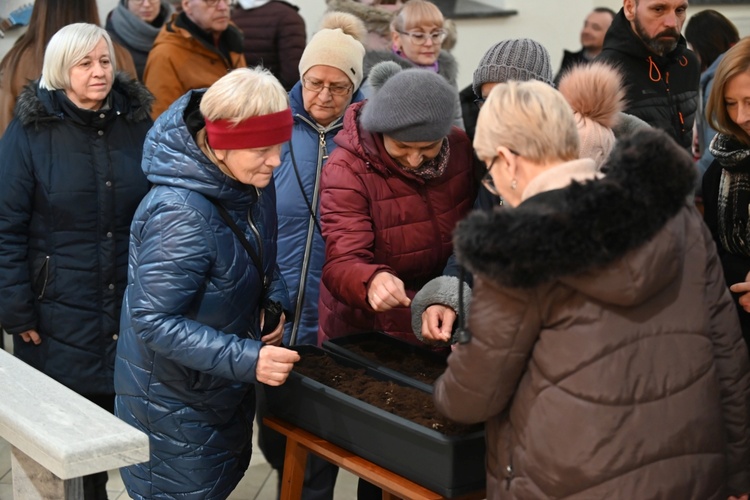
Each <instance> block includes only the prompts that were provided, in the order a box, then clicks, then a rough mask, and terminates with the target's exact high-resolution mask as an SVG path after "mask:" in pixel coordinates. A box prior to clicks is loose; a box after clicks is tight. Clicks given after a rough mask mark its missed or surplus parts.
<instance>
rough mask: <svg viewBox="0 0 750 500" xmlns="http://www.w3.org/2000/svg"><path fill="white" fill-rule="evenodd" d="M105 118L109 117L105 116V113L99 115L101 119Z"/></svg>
mask: <svg viewBox="0 0 750 500" xmlns="http://www.w3.org/2000/svg"><path fill="white" fill-rule="evenodd" d="M105 116H107V115H105V114H104V113H100V114H99V118H104V117H105Z"/></svg>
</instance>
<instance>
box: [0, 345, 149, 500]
mask: <svg viewBox="0 0 750 500" xmlns="http://www.w3.org/2000/svg"><path fill="white" fill-rule="evenodd" d="M71 369H73V367H71ZM0 437H2V438H3V439H5V440H6V441H8V442H9V443H10V444H11V445H12V452H11V467H12V474H13V495H14V498H16V499H24V500H42V499H44V500H61V499H64V500H78V499H82V498H83V482H82V480H81V477H82V476H85V475H88V474H94V473H96V472H103V471H108V470H112V469H117V468H120V467H123V466H126V465H131V464H135V463H140V462H145V461H147V460H148V459H149V453H148V436H147V435H146V434H144V433H142V432H140V431H139V430H137V429H135V428H133V427H131V426H129V425H128V424H126V423H125V422H123V421H121V420H120V419H118V418H117V417H115V416H114V415H112V414H110V413H108V412H107V411H106V410H103V409H102V408H99V407H98V406H96V405H95V404H94V403H92V402H90V401H88V400H87V399H85V398H84V397H82V396H80V395H78V394H76V393H75V392H73V391H71V390H70V389H68V388H67V387H65V386H63V385H62V384H60V383H58V382H56V381H54V380H52V379H51V378H49V377H48V376H46V375H44V374H43V373H41V372H39V371H37V370H35V369H34V368H32V367H30V366H29V365H27V364H26V363H24V362H23V361H20V360H19V359H17V358H15V357H13V355H12V354H10V353H8V352H6V351H3V350H0Z"/></svg>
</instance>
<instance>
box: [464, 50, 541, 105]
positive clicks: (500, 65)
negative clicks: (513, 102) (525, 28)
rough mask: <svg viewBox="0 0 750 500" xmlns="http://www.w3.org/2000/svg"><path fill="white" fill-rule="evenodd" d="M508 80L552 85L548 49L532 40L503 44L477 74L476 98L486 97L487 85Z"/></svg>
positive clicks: (488, 54)
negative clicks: (483, 87) (483, 95)
mask: <svg viewBox="0 0 750 500" xmlns="http://www.w3.org/2000/svg"><path fill="white" fill-rule="evenodd" d="M508 80H517V81H521V82H525V81H527V80H539V81H542V82H544V83H546V84H549V85H552V67H551V66H550V62H549V52H547V49H545V48H544V46H542V45H541V44H540V43H538V42H535V41H534V40H531V39H530V38H516V39H511V40H503V41H502V42H499V43H496V44H495V45H493V46H492V47H490V48H489V50H488V51H487V52H485V54H484V56H483V57H482V60H481V61H479V66H477V69H476V70H474V83H473V85H472V87H473V88H474V94H476V96H477V97H482V85H483V84H485V83H488V82H496V83H502V82H506V81H508Z"/></svg>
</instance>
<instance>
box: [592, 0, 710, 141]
mask: <svg viewBox="0 0 750 500" xmlns="http://www.w3.org/2000/svg"><path fill="white" fill-rule="evenodd" d="M687 8H688V2H687V0H624V1H623V7H622V9H620V12H618V13H617V15H616V16H615V19H614V20H613V21H612V26H611V27H610V28H609V31H607V35H606V37H605V38H604V49H603V50H602V53H601V54H600V55H599V57H597V60H601V61H604V62H607V63H609V64H612V65H614V66H616V67H617V68H618V69H619V70H620V72H621V73H622V76H623V81H625V82H627V84H628V87H627V102H628V104H627V108H626V109H625V112H626V113H629V114H632V115H635V116H637V117H639V118H641V119H642V120H644V121H645V122H647V123H649V124H650V125H651V126H653V127H656V128H660V129H662V130H665V131H666V132H667V133H668V134H670V135H671V136H672V137H673V138H674V139H675V140H676V141H677V142H678V143H679V144H680V145H682V146H683V147H685V148H686V149H690V146H691V143H692V137H693V122H694V121H695V113H696V111H697V109H698V82H699V78H700V64H699V63H698V58H697V57H696V56H695V54H693V52H692V51H690V50H689V49H688V48H687V42H686V41H685V38H684V37H683V36H682V35H681V34H680V31H681V30H682V25H683V24H684V22H685V16H686V11H687Z"/></svg>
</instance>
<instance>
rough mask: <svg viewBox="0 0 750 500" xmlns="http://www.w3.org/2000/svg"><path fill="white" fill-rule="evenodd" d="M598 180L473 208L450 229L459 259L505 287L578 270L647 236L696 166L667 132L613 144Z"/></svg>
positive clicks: (670, 210) (666, 215)
mask: <svg viewBox="0 0 750 500" xmlns="http://www.w3.org/2000/svg"><path fill="white" fill-rule="evenodd" d="M606 168H607V175H606V177H604V178H603V179H599V180H592V181H589V182H585V183H578V182H574V183H572V184H570V185H569V186H567V187H565V188H562V189H557V190H552V191H545V192H540V193H539V194H536V195H535V196H532V197H530V198H528V199H527V200H526V201H524V202H523V203H521V204H520V205H519V206H518V207H516V208H506V207H502V208H497V209H495V210H493V211H491V212H485V211H475V212H473V213H472V214H470V215H469V216H468V217H467V218H466V219H465V220H464V221H462V222H460V223H459V225H458V226H457V228H456V231H455V233H454V246H455V251H456V254H457V256H458V259H459V262H461V263H462V264H464V265H465V266H466V267H467V268H468V269H469V270H471V271H472V272H479V273H482V274H483V275H485V276H488V277H489V278H490V279H492V280H494V281H496V282H498V283H500V284H502V285H508V286H514V287H532V286H537V285H540V284H542V283H545V282H548V281H552V280H555V279H559V278H562V277H564V276H571V275H577V274H580V273H584V272H586V271H587V270H590V269H592V268H594V267H597V266H603V265H606V264H609V263H611V262H613V261H614V260H615V259H617V258H619V257H622V256H623V255H624V254H625V253H627V252H629V251H630V250H632V249H635V248H637V247H639V246H640V245H642V244H644V243H645V242H647V241H648V240H649V239H651V238H652V237H653V236H654V235H655V234H656V233H657V232H658V231H659V230H660V229H661V228H662V227H664V225H665V224H666V222H667V221H668V220H669V219H670V218H671V217H673V216H674V215H675V214H677V212H678V211H679V210H680V209H681V208H682V207H683V206H685V200H686V197H687V196H688V195H689V194H690V193H692V190H693V187H694V179H695V172H694V170H695V168H694V166H693V163H692V160H691V159H690V157H689V155H688V154H687V153H686V152H685V150H683V149H682V148H680V147H679V146H678V145H677V144H676V143H675V142H674V141H673V140H672V139H671V138H670V137H669V136H668V135H667V134H666V133H665V132H663V131H660V130H655V129H648V130H640V131H637V132H635V133H634V134H633V135H632V136H631V137H629V138H627V139H624V140H622V141H621V142H619V143H618V144H617V145H616V146H615V149H614V151H613V152H612V154H611V155H610V159H609V161H608V163H607V164H606Z"/></svg>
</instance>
